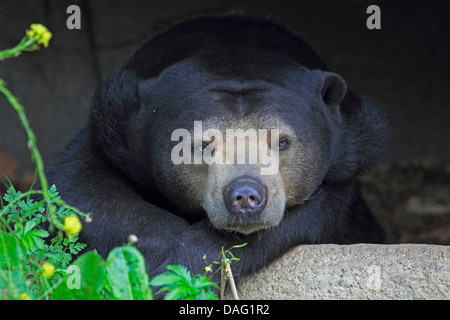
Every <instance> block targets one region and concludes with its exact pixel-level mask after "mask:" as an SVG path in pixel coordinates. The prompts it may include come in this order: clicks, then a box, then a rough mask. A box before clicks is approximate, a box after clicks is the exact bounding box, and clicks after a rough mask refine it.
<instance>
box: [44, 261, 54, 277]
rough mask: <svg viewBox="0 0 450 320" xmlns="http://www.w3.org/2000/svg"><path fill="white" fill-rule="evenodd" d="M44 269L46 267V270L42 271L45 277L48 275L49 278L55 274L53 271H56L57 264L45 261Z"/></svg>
mask: <svg viewBox="0 0 450 320" xmlns="http://www.w3.org/2000/svg"><path fill="white" fill-rule="evenodd" d="M42 269H44V271H42V275H43V276H44V277H46V278H47V279H48V278H50V277H51V276H52V275H53V273H54V272H55V266H54V265H52V264H51V263H49V262H45V263H44V264H43V265H42Z"/></svg>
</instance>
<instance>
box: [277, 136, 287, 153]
mask: <svg viewBox="0 0 450 320" xmlns="http://www.w3.org/2000/svg"><path fill="white" fill-rule="evenodd" d="M288 146H289V139H288V138H280V140H279V142H278V148H279V149H280V150H284V149H286V148H287V147H288Z"/></svg>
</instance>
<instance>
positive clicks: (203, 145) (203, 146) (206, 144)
mask: <svg viewBox="0 0 450 320" xmlns="http://www.w3.org/2000/svg"><path fill="white" fill-rule="evenodd" d="M208 145H209V143H208V142H205V141H203V142H202V145H201V146H200V147H199V149H198V150H199V151H200V152H203V151H205V149H206V147H207V146H208Z"/></svg>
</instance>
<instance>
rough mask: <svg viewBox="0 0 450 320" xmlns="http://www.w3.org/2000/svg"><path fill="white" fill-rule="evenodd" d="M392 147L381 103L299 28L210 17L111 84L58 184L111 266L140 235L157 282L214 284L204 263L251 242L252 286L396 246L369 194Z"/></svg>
mask: <svg viewBox="0 0 450 320" xmlns="http://www.w3.org/2000/svg"><path fill="white" fill-rule="evenodd" d="M385 141H386V122H385V120H384V119H383V116H382V115H381V114H380V111H379V110H377V108H376V107H375V106H374V104H373V103H371V102H370V101H369V100H367V99H365V98H360V97H358V96H357V95H355V94H353V93H351V92H350V91H349V90H348V89H347V84H346V82H345V81H344V79H343V78H342V77H341V76H340V75H338V74H336V73H333V72H331V71H329V70H328V68H327V66H326V65H325V63H324V62H323V61H322V60H321V59H320V58H319V57H318V55H317V54H316V53H315V52H314V51H313V50H312V49H311V48H310V47H309V46H308V45H307V44H306V43H305V42H304V41H303V40H302V39H301V38H300V37H299V36H298V35H296V34H295V33H294V32H292V31H291V30H289V29H288V28H287V27H286V26H284V25H283V24H281V23H279V22H276V21H274V20H272V19H269V18H265V17H259V16H246V15H239V14H238V15H236V14H233V15H213V16H199V17H195V18H190V19H186V20H183V21H181V22H178V23H176V24H175V25H173V26H171V27H169V28H168V29H167V30H165V31H163V32H161V33H159V34H157V35H155V36H154V37H152V38H151V39H150V40H148V41H147V42H146V43H145V44H144V45H143V46H142V47H141V48H140V49H138V50H137V51H136V52H135V53H134V54H133V55H132V56H131V58H130V59H129V60H128V61H127V62H126V63H125V64H124V65H123V66H122V67H121V68H120V69H118V70H117V71H116V72H114V73H113V74H112V75H111V76H109V77H107V78H106V79H105V80H104V81H103V82H102V83H101V84H100V86H99V88H98V89H97V91H96V93H95V95H94V97H93V100H92V108H91V111H90V115H89V120H88V123H87V125H86V127H85V129H84V130H82V132H81V133H80V134H79V135H78V136H77V137H76V138H75V139H74V140H73V141H72V142H71V143H70V144H69V145H68V146H67V148H66V149H65V150H64V151H63V152H62V153H61V154H60V155H59V156H58V158H57V159H56V161H55V162H54V164H53V165H52V166H51V167H50V168H49V170H48V171H47V175H48V179H49V181H50V183H52V184H55V185H56V187H57V189H58V190H59V193H60V196H61V197H62V198H63V199H64V200H65V201H66V202H67V203H68V204H70V205H72V206H76V207H78V208H79V209H80V210H82V211H84V212H91V213H92V222H90V223H83V229H82V231H81V233H80V238H81V241H83V242H85V243H87V244H88V248H89V249H97V251H98V252H99V253H100V254H102V255H105V256H106V255H107V254H108V252H109V251H110V250H111V249H112V248H114V247H115V246H119V245H123V244H124V243H126V242H127V238H128V237H129V236H130V235H131V234H134V235H136V236H137V237H138V239H139V240H138V242H137V243H136V246H137V248H138V249H139V250H140V251H141V252H142V254H143V255H144V256H145V259H146V265H147V268H148V271H149V274H150V276H153V275H155V274H158V273H160V272H162V271H164V268H165V266H167V265H168V264H183V265H186V266H188V267H189V268H190V269H191V270H192V271H193V272H194V273H203V272H204V267H205V262H204V260H203V259H202V257H203V256H204V255H206V256H207V258H208V260H209V261H213V260H218V259H219V254H220V252H221V249H222V247H223V248H225V249H227V248H230V247H232V246H234V245H240V244H243V243H247V245H246V246H245V247H242V248H239V249H236V251H235V252H234V253H235V255H236V256H237V257H238V258H239V259H240V261H238V262H234V263H233V273H234V274H235V275H237V276H243V275H246V274H249V273H251V272H254V271H255V270H258V269H260V268H262V267H264V266H265V265H267V264H269V263H270V262H271V261H273V260H274V259H276V258H277V257H280V256H281V255H282V254H283V253H285V252H287V251H288V250H289V249H291V248H293V247H294V246H297V245H300V244H318V243H338V244H350V243H360V242H371V243H386V242H387V241H389V240H388V239H389V238H388V236H387V235H386V234H385V232H384V231H383V230H382V228H381V227H380V226H379V224H378V223H377V221H376V220H375V218H374V217H373V216H372V214H371V213H370V211H369V209H368V207H367V206H366V204H365V202H364V200H363V198H362V196H361V192H360V189H359V186H358V181H357V177H358V176H359V175H361V174H363V173H366V172H368V171H370V170H372V169H374V168H375V166H376V164H377V162H378V161H379V159H380V156H381V155H383V152H384V150H385ZM269 169H270V170H269ZM264 170H265V171H264Z"/></svg>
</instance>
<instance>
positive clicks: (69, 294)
mask: <svg viewBox="0 0 450 320" xmlns="http://www.w3.org/2000/svg"><path fill="white" fill-rule="evenodd" d="M72 266H75V267H72ZM72 266H69V268H68V273H67V274H66V275H65V276H64V278H63V279H62V281H61V282H60V284H59V285H58V287H57V288H56V289H55V290H54V291H53V292H52V293H51V297H52V299H54V300H99V299H101V296H100V294H99V293H100V290H101V289H102V288H103V286H104V283H105V267H104V261H103V259H102V258H101V257H100V256H99V255H97V254H95V253H93V252H86V253H85V254H82V255H81V256H80V257H79V258H78V259H77V260H76V261H75V262H74V263H73V264H72ZM69 271H70V272H69Z"/></svg>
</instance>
